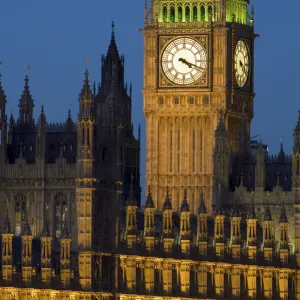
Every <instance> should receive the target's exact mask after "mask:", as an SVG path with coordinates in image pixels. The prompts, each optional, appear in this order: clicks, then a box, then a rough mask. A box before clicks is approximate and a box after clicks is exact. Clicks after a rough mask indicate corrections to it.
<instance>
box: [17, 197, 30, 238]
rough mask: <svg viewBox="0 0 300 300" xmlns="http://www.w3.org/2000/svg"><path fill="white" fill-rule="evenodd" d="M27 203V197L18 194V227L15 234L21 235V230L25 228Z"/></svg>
mask: <svg viewBox="0 0 300 300" xmlns="http://www.w3.org/2000/svg"><path fill="white" fill-rule="evenodd" d="M26 206H27V203H26V197H25V196H24V195H23V194H18V195H17V196H16V197H15V220H16V227H15V234H16V235H20V233H21V230H22V228H23V226H24V223H25V220H26V214H27V207H26Z"/></svg>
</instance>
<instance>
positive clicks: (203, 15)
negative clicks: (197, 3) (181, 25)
mask: <svg viewBox="0 0 300 300" xmlns="http://www.w3.org/2000/svg"><path fill="white" fill-rule="evenodd" d="M201 21H205V7H204V6H201Z"/></svg>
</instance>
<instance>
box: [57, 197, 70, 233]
mask: <svg viewBox="0 0 300 300" xmlns="http://www.w3.org/2000/svg"><path fill="white" fill-rule="evenodd" d="M54 200H55V201H54V204H55V208H54V213H55V219H54V220H55V236H56V238H59V237H60V235H61V231H62V228H63V223H64V220H65V218H66V214H67V207H68V206H67V201H66V196H65V195H64V194H62V193H59V194H57V195H56V196H55V198H54Z"/></svg>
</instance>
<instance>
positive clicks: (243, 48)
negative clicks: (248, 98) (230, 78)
mask: <svg viewBox="0 0 300 300" xmlns="http://www.w3.org/2000/svg"><path fill="white" fill-rule="evenodd" d="M249 64H250V59H249V51H248V48H247V45H246V44H245V42H244V41H242V40H239V41H238V42H237V44H236V47H235V54H234V73H235V79H236V82H237V84H238V86H239V87H244V86H245V84H246V82H247V80H248V76H249Z"/></svg>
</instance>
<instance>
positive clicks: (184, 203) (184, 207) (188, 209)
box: [180, 190, 190, 212]
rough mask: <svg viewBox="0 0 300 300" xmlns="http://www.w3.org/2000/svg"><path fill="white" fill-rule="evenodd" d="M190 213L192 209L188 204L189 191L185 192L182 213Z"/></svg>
mask: <svg viewBox="0 0 300 300" xmlns="http://www.w3.org/2000/svg"><path fill="white" fill-rule="evenodd" d="M189 211H190V207H189V204H188V202H187V190H184V196H183V201H182V204H181V209H180V212H189Z"/></svg>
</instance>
